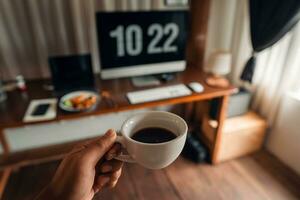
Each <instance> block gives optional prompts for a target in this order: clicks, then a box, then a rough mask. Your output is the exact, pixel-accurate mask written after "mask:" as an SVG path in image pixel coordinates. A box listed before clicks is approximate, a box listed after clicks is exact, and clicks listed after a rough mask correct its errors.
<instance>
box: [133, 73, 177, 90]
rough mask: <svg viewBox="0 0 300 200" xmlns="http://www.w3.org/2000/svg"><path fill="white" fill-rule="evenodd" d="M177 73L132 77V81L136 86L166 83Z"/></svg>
mask: <svg viewBox="0 0 300 200" xmlns="http://www.w3.org/2000/svg"><path fill="white" fill-rule="evenodd" d="M175 76H176V74H175V73H163V74H157V75H149V76H137V77H132V78H131V81H132V84H133V85H134V86H135V87H146V86H157V85H160V84H161V83H166V82H169V81H171V80H173V79H174V78H175Z"/></svg>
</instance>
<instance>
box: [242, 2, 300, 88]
mask: <svg viewBox="0 0 300 200" xmlns="http://www.w3.org/2000/svg"><path fill="white" fill-rule="evenodd" d="M249 5H250V6H249V7H250V12H249V13H250V30H251V42H252V46H253V53H252V56H251V58H250V59H249V60H248V62H247V63H246V65H245V68H244V70H243V72H242V75H241V79H242V80H244V81H248V82H250V83H251V82H252V76H253V74H254V69H255V61H256V54H257V53H258V52H260V51H262V50H264V49H266V48H268V47H270V46H272V45H273V44H274V43H276V42H277V41H278V40H280V39H281V38H282V37H283V36H284V35H285V34H286V33H287V32H288V31H289V30H291V28H292V27H293V26H294V25H295V24H296V23H297V22H298V21H299V19H300V0H249Z"/></svg>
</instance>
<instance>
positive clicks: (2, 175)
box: [0, 129, 12, 199]
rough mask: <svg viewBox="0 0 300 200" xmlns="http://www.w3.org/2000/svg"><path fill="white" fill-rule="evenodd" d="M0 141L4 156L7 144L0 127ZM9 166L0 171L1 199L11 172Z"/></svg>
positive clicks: (7, 150) (7, 148)
mask: <svg viewBox="0 0 300 200" xmlns="http://www.w3.org/2000/svg"><path fill="white" fill-rule="evenodd" d="M0 142H1V145H2V148H3V155H2V156H5V155H6V154H8V152H9V146H8V144H7V142H6V140H5V138H4V134H3V130H2V129H0ZM11 171H12V169H11V167H5V168H4V169H2V171H1V172H0V199H2V196H3V193H4V190H5V186H6V183H7V181H8V179H9V176H10V174H11Z"/></svg>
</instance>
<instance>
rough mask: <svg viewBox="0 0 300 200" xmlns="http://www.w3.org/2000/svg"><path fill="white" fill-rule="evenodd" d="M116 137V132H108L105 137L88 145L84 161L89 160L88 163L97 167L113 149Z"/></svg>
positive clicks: (84, 152) (83, 152)
mask: <svg viewBox="0 0 300 200" xmlns="http://www.w3.org/2000/svg"><path fill="white" fill-rule="evenodd" d="M116 136H117V134H116V132H115V131H114V130H112V129H110V130H108V131H107V132H106V133H105V135H104V136H102V137H100V138H99V139H97V140H94V141H93V142H91V143H90V144H88V145H86V148H85V149H84V151H82V158H84V160H85V159H87V160H86V161H87V162H89V163H93V165H96V164H97V162H98V161H99V160H100V159H101V158H102V157H103V156H104V154H105V153H106V152H107V151H108V150H109V149H110V148H111V147H112V145H113V144H114V142H115V140H116Z"/></svg>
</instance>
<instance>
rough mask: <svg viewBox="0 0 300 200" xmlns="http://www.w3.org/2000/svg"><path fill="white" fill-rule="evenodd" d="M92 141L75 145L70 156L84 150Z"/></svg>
mask: <svg viewBox="0 0 300 200" xmlns="http://www.w3.org/2000/svg"><path fill="white" fill-rule="evenodd" d="M92 141H93V140H88V141H84V142H80V143H79V144H77V145H75V146H74V147H73V149H72V150H71V152H70V154H74V153H78V152H80V151H82V150H83V149H85V148H86V147H87V145H88V144H90V143H91V142H92Z"/></svg>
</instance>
